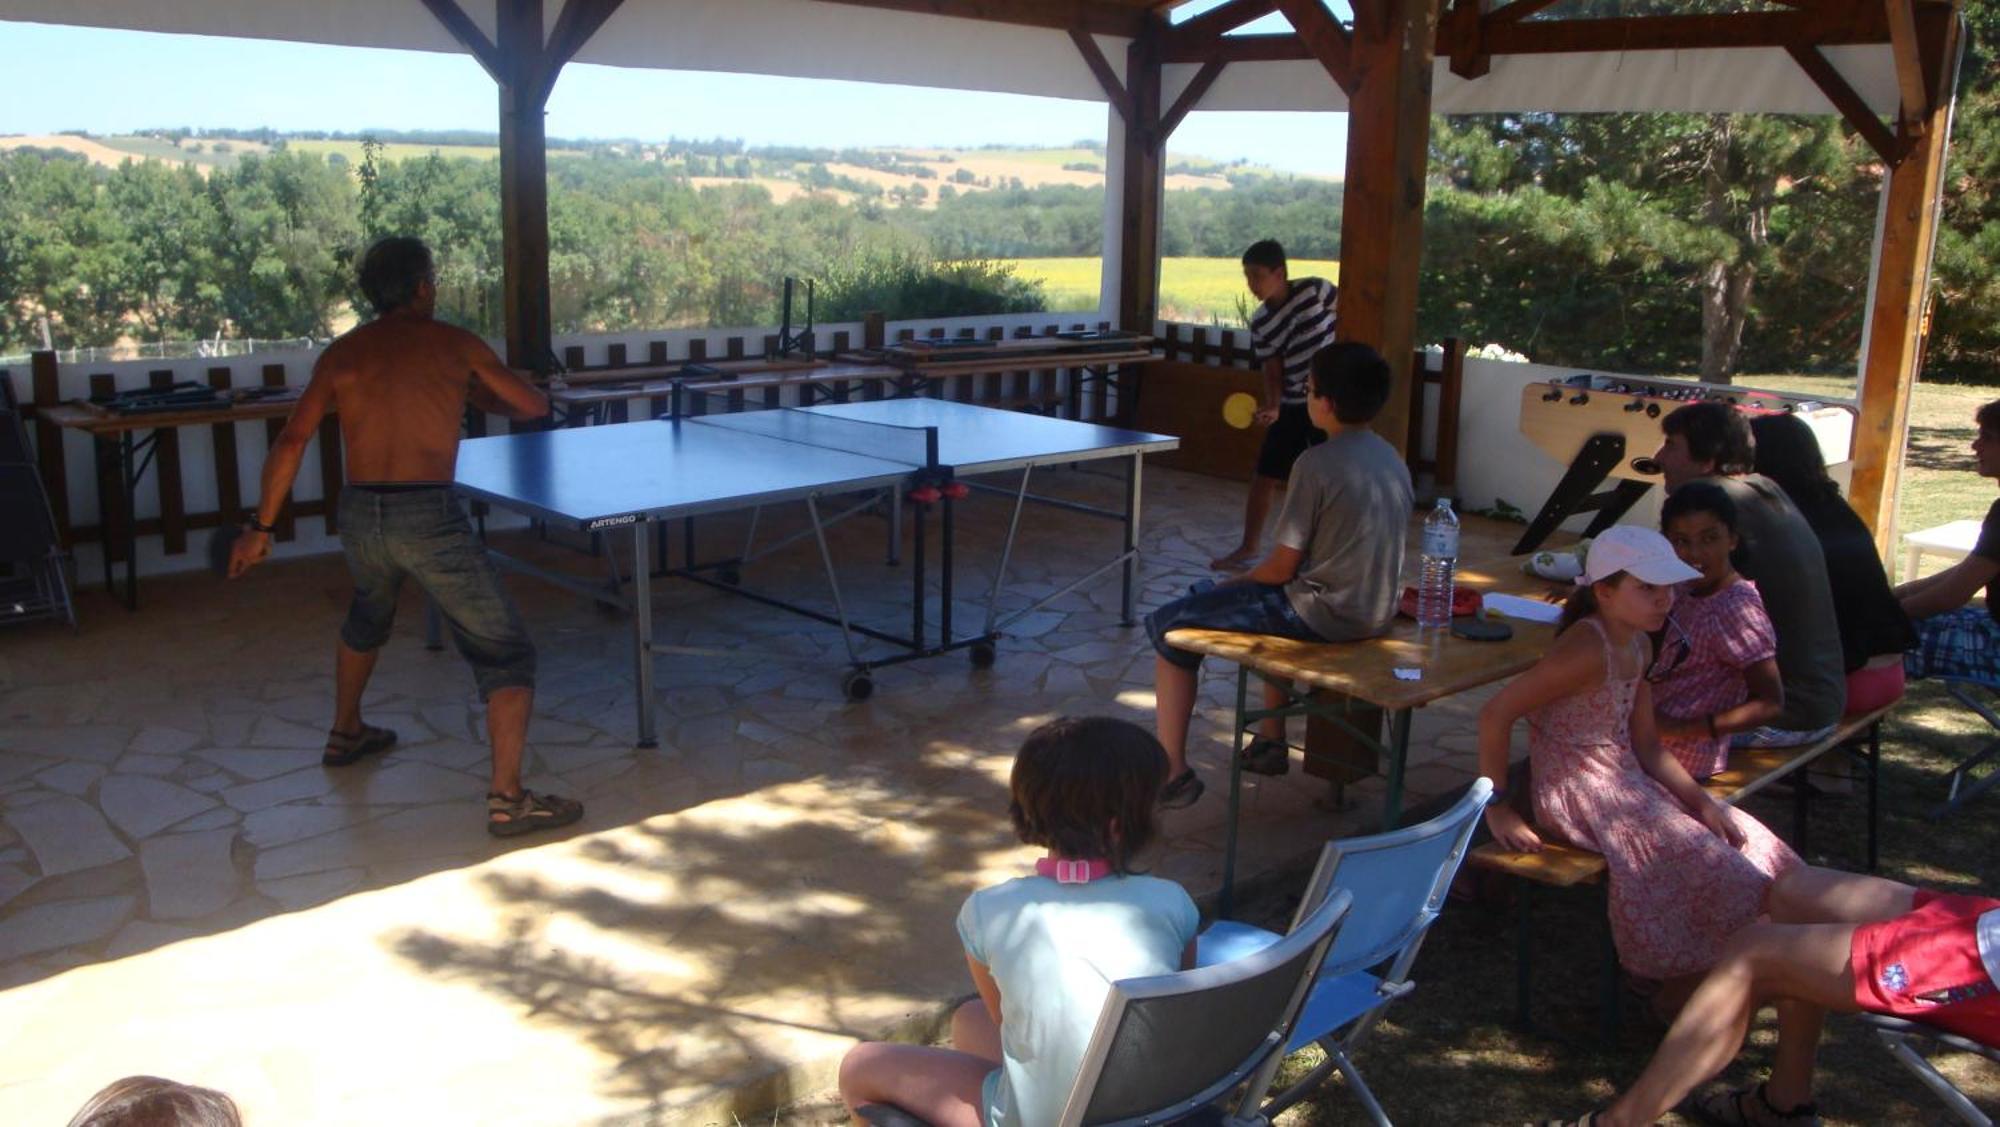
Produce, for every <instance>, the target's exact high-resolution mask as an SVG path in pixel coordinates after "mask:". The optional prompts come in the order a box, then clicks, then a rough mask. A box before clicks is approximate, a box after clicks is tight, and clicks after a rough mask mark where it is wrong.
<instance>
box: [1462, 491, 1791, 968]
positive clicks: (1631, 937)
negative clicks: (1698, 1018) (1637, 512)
mask: <svg viewBox="0 0 2000 1127" xmlns="http://www.w3.org/2000/svg"><path fill="white" fill-rule="evenodd" d="M1699 577H1700V573H1699V572H1697V571H1696V570H1695V569H1693V568H1691V567H1689V566H1688V565H1686V564H1684V563H1682V562H1681V561H1680V560H1679V559H1678V558H1676V557H1675V555H1674V550H1673V548H1672V546H1671V545H1669V544H1668V543H1667V541H1666V539H1665V538H1664V537H1662V536H1661V535H1660V534H1659V533H1657V532H1654V531H1652V530H1651V529H1647V528H1639V527H1636V526H1631V525H1621V526H1619V527H1615V528H1611V529H1608V530H1606V531H1605V533H1604V534H1603V535H1602V536H1599V537H1598V538H1597V540H1596V541H1595V542H1593V543H1592V544H1591V547H1590V555H1589V558H1588V560H1587V561H1586V562H1585V566H1584V573H1583V575H1582V576H1580V577H1579V578H1578V579H1577V592H1576V594H1575V595H1574V596H1573V597H1572V598H1571V599H1570V605H1569V606H1568V607H1566V608H1565V610H1564V614H1563V626H1562V627H1559V628H1558V635H1557V639H1556V643H1555V645H1554V646H1552V647H1551V648H1550V650H1549V652H1548V654H1547V656H1545V657H1544V658H1543V659H1542V660H1541V662H1540V663H1539V664H1537V665H1536V666H1535V667H1534V668H1533V669H1531V670H1529V671H1528V672H1526V673H1524V674H1522V675H1521V676H1520V677H1518V678H1516V679H1515V680H1514V681H1513V682H1512V683H1510V684H1509V685H1508V686H1507V687H1506V688H1505V689H1502V690H1501V691H1500V693H1499V694H1497V695H1496V696H1495V697H1494V698H1493V699H1492V700H1491V701H1489V702H1487V704H1486V707H1485V708H1483V709H1481V710H1480V714H1479V767H1480V771H1481V772H1482V773H1484V774H1485V775H1486V776H1487V777H1488V778H1491V779H1493V780H1494V785H1495V788H1496V790H1497V789H1499V788H1500V787H1501V786H1502V784H1504V782H1505V780H1506V778H1507V760H1508V745H1509V743H1510V740H1511V733H1512V731H1513V727H1514V722H1515V721H1516V720H1517V719H1519V718H1521V717H1522V716H1526V717H1528V723H1529V729H1528V755H1529V760H1530V762H1531V763H1532V769H1533V776H1534V812H1535V822H1536V825H1537V826H1539V827H1540V832H1538V831H1537V830H1536V829H1534V828H1531V827H1530V826H1529V825H1528V824H1527V822H1526V821H1524V820H1523V819H1522V817H1521V815H1520V814H1519V813H1518V812H1516V811H1515V809H1514V808H1513V807H1512V806H1510V805H1508V804H1507V803H1505V802H1502V801H1495V802H1493V803H1492V804H1491V805H1489V806H1488V807H1487V808H1486V824H1487V828H1488V829H1490V830H1491V831H1492V833H1493V837H1494V839H1495V840H1496V841H1498V842H1500V843H1501V844H1502V845H1503V846H1505V847H1506V848H1509V849H1514V850H1520V851H1527V852H1532V851H1535V850H1538V849H1540V848H1541V846H1542V835H1543V834H1544V833H1546V834H1548V835H1550V836H1553V837H1556V838H1559V839H1561V840H1565V841H1568V842H1570V843H1571V844H1574V845H1578V846H1581V847H1583V848H1585V849H1592V850H1596V851H1597V852H1599V853H1602V854H1603V855H1604V857H1605V860H1606V861H1607V862H1608V863H1609V865H1610V875H1611V936H1612V940H1613V942H1614V943H1616V945H1617V948H1618V957H1619V960H1620V962H1622V963H1623V964H1624V966H1625V968H1626V970H1628V971H1629V972H1631V973H1632V974H1635V975H1638V976H1641V977H1645V978H1652V979H1672V978H1679V977H1681V976H1690V975H1695V974H1698V973H1700V972H1702V971H1705V970H1707V969H1708V968H1709V967H1710V966H1711V965H1713V964H1714V962H1715V961H1716V958H1717V956H1718V955H1719V954H1720V953H1721V950H1722V945H1723V943H1724V941H1725V940H1727V939H1728V938H1729V937H1730V936H1731V935H1732V934H1734V933H1735V932H1736V931H1737V930H1739V929H1740V928H1742V927H1743V926H1745V925H1746V924H1749V923H1752V922H1754V921H1755V920H1756V919H1757V917H1758V916H1759V915H1760V914H1762V913H1763V912H1764V911H1765V902H1766V898H1767V896H1768V895H1769V893H1770V889H1771V885H1772V881H1773V879H1774V878H1776V877H1779V876H1781V875H1783V874H1785V873H1786V872H1788V871H1790V870H1792V869H1795V868H1799V867H1801V864H1802V863H1801V862H1800V860H1799V858H1798V855H1797V854H1795V853H1793V852H1792V851H1791V849H1790V848H1788V847H1787V846H1786V845H1785V844H1784V843H1783V842H1781V841H1779V840H1778V839H1777V838H1776V837H1775V836H1773V835H1772V833H1771V831H1769V830H1767V829H1765V828H1764V826H1763V824H1762V823H1760V822H1758V821H1757V820H1756V819H1755V818H1752V817H1750V816H1749V815H1748V814H1745V813H1743V812H1742V811H1740V810H1736V809H1734V808H1732V807H1729V806H1725V805H1724V804H1722V803H1720V802H1717V801H1716V800H1715V799H1714V798H1712V797H1710V796H1709V794H1708V793H1707V792H1706V791H1704V790H1702V789H1701V786H1700V785H1699V784H1697V783H1696V782H1695V781H1694V779H1693V778H1692V777H1691V776H1690V775H1689V774H1688V772H1687V769H1686V768H1685V767H1683V766H1681V764H1680V763H1679V761H1677V760H1675V759H1674V757H1673V756H1671V755H1669V754H1667V753H1666V751H1665V750H1663V749H1662V748H1661V746H1660V740H1659V736H1658V733H1657V732H1656V730H1655V728H1654V723H1653V700H1652V694H1651V692H1650V686H1648V685H1647V683H1646V681H1645V678H1644V677H1643V674H1644V672H1645V670H1646V669H1647V667H1648V666H1649V665H1650V664H1651V661H1652V652H1651V650H1652V646H1651V643H1650V642H1649V641H1648V640H1647V637H1646V635H1647V634H1648V633H1650V632H1652V631H1656V630H1659V629H1660V628H1661V627H1662V626H1663V625H1664V624H1665V622H1666V617H1667V608H1668V606H1669V605H1670V603H1671V602H1672V599H1673V587H1674V585H1675V584H1678V583H1683V582H1686V581H1688V580H1692V579H1697V578H1699ZM1687 985H1689V986H1691V985H1692V982H1691V981H1690V982H1689V983H1688V984H1687Z"/></svg>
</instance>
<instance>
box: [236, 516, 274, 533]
mask: <svg viewBox="0 0 2000 1127" xmlns="http://www.w3.org/2000/svg"><path fill="white" fill-rule="evenodd" d="M243 524H244V526H245V527H246V528H248V529H249V530H250V531H252V532H261V533H263V534H264V535H266V536H269V535H270V534H272V533H273V532H276V531H278V526H277V525H275V524H265V523H264V522H263V521H260V520H258V519H257V514H256V513H251V514H250V519H249V520H246V521H244V522H243Z"/></svg>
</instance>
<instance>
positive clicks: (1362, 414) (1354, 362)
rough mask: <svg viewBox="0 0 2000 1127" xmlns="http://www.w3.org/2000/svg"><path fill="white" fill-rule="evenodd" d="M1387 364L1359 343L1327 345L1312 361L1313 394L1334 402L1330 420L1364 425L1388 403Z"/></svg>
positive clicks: (1348, 342) (1367, 347) (1391, 381)
mask: <svg viewBox="0 0 2000 1127" xmlns="http://www.w3.org/2000/svg"><path fill="white" fill-rule="evenodd" d="M1393 382H1394V381H1393V379H1392V378H1391V376H1390V375H1389V362H1388V361H1387V360H1384V359H1382V354H1381V353H1379V352H1377V351H1375V350H1374V349H1373V348H1370V347H1369V346H1367V345H1365V344H1362V343H1360V342H1358V341H1351V340H1345V341H1339V342H1337V343H1335V344H1329V345H1327V346H1326V347H1325V348H1322V349H1320V350H1319V351H1318V352H1315V353H1313V358H1312V393H1313V394H1314V395H1316V396H1318V397H1320V398H1321V399H1331V400H1333V417H1334V418H1336V419H1339V420H1340V421H1341V422H1343V423H1350V424H1355V423H1366V422H1369V421H1371V420H1373V419H1374V418H1375V416H1376V415H1378V414H1380V413H1381V411H1382V405H1383V404H1385V403H1387V402H1389V387H1390V385H1391V384H1392V383H1393Z"/></svg>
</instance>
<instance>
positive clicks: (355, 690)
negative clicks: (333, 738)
mask: <svg viewBox="0 0 2000 1127" xmlns="http://www.w3.org/2000/svg"><path fill="white" fill-rule="evenodd" d="M333 645H334V651H333V730H334V731H336V732H345V733H347V734H349V735H352V734H353V733H355V732H359V731H360V730H361V694H362V693H364V692H366V691H367V690H368V678H369V677H370V676H371V675H372V674H373V673H374V672H375V659H376V658H378V657H381V656H382V651H381V650H369V651H368V652H367V653H362V652H361V651H360V650H356V649H350V648H349V647H348V645H347V643H346V642H340V641H336V642H335V643H334V644H333Z"/></svg>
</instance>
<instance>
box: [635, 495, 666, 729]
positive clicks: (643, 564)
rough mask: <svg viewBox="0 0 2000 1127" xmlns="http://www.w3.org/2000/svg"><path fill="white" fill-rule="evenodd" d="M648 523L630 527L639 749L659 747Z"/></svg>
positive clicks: (650, 540) (649, 531)
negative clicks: (655, 718) (655, 728)
mask: <svg viewBox="0 0 2000 1127" xmlns="http://www.w3.org/2000/svg"><path fill="white" fill-rule="evenodd" d="M650 524H652V522H651V521H648V520H641V521H640V522H639V523H637V524H635V525H633V526H632V661H633V664H634V665H635V666H636V669H635V670H634V676H633V681H634V683H635V689H636V691H637V693H638V696H639V700H638V705H639V740H638V745H639V746H640V747H658V746H660V741H659V738H658V736H657V735H656V734H655V733H654V730H653V719H654V718H653V707H654V704H653V561H652V560H650V559H648V558H647V556H648V555H649V554H650V551H651V549H652V546H653V541H652V529H650V528H648V527H647V526H648V525H650Z"/></svg>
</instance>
